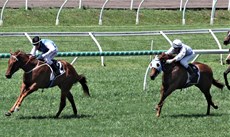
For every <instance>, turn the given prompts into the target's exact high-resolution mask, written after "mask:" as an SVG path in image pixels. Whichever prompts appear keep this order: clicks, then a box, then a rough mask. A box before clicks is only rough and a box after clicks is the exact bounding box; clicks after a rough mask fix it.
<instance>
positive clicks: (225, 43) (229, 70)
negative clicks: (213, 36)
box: [224, 31, 230, 90]
mask: <svg viewBox="0 0 230 137" xmlns="http://www.w3.org/2000/svg"><path fill="white" fill-rule="evenodd" d="M229 43H230V31H228V33H227V36H226V37H225V38H224V45H226V46H227V45H228V44H229ZM226 63H227V64H230V54H229V55H228V58H227V59H226ZM229 72H230V65H229V66H228V68H227V70H225V72H224V81H225V85H226V86H227V88H228V90H230V86H229V83H228V78H227V76H228V73H229Z"/></svg>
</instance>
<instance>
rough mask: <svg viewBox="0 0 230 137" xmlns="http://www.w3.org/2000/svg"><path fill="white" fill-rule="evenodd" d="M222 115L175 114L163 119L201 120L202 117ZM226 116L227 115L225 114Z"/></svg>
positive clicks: (219, 115) (218, 115)
mask: <svg viewBox="0 0 230 137" xmlns="http://www.w3.org/2000/svg"><path fill="white" fill-rule="evenodd" d="M223 115H224V114H210V115H205V114H178V115H177V114H175V115H169V116H164V117H172V118H203V117H221V116H223ZM226 115H227V114H226Z"/></svg>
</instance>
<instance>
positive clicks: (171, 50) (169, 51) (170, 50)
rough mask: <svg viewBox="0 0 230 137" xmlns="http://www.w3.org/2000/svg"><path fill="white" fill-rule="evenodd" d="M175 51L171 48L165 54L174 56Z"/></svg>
mask: <svg viewBox="0 0 230 137" xmlns="http://www.w3.org/2000/svg"><path fill="white" fill-rule="evenodd" d="M173 50H174V48H173V47H171V48H169V49H168V50H167V51H166V52H165V54H173V53H174V52H173Z"/></svg>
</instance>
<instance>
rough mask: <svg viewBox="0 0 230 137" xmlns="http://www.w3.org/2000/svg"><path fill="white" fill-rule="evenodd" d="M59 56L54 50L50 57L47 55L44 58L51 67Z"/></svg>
mask: <svg viewBox="0 0 230 137" xmlns="http://www.w3.org/2000/svg"><path fill="white" fill-rule="evenodd" d="M56 55H57V50H54V51H52V52H50V53H49V54H48V55H46V56H45V57H44V60H45V62H46V63H48V64H49V65H51V64H52V63H53V61H52V59H53V58H54V57H55V56H56Z"/></svg>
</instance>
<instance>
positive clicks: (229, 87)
mask: <svg viewBox="0 0 230 137" xmlns="http://www.w3.org/2000/svg"><path fill="white" fill-rule="evenodd" d="M229 72H230V66H228V69H227V70H226V71H225V72H224V81H225V85H226V86H227V88H228V90H230V86H229V84H228V78H227V75H228V73H229Z"/></svg>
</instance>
